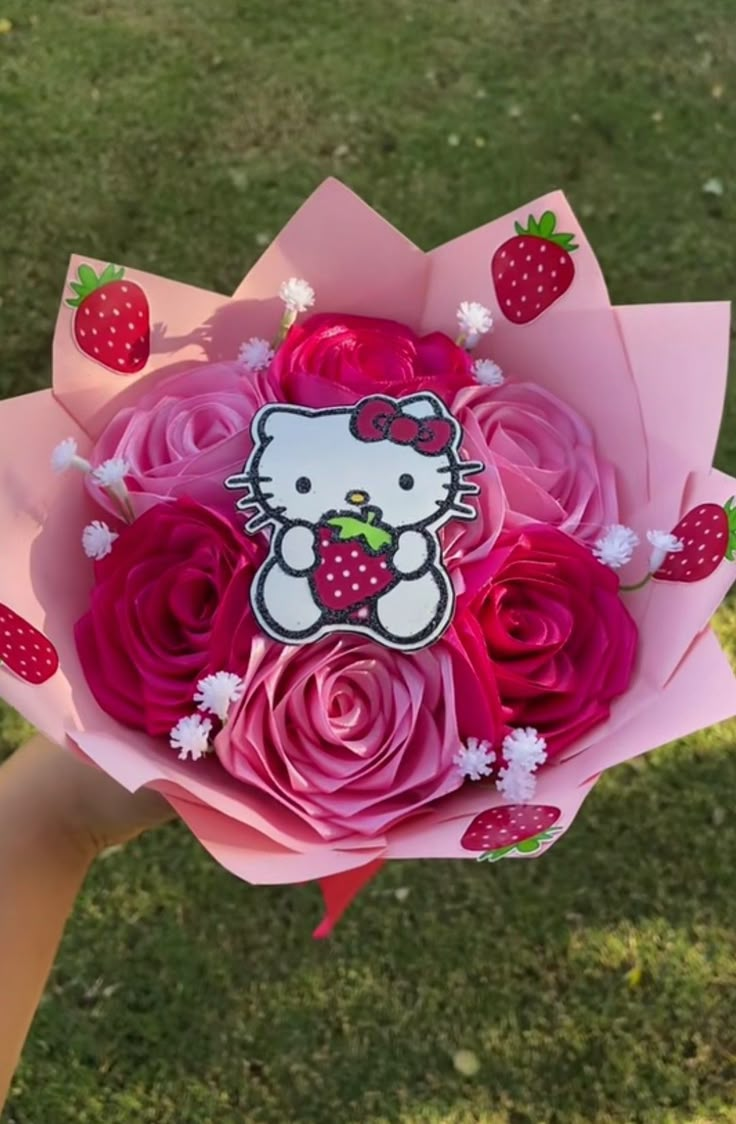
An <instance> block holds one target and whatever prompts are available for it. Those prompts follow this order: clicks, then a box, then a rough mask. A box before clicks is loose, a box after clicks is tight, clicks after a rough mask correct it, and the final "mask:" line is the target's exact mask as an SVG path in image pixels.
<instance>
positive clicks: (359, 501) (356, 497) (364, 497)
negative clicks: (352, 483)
mask: <svg viewBox="0 0 736 1124" xmlns="http://www.w3.org/2000/svg"><path fill="white" fill-rule="evenodd" d="M370 498H371V497H370V496H369V495H368V493H367V492H348V494H347V495H346V497H345V499H346V500H347V501H348V503H352V504H355V506H356V507H362V506H363V504H364V503H368V500H369V499H370Z"/></svg>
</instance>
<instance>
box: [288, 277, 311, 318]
mask: <svg viewBox="0 0 736 1124" xmlns="http://www.w3.org/2000/svg"><path fill="white" fill-rule="evenodd" d="M279 296H280V297H281V300H282V301H283V302H284V304H285V305H286V308H287V310H288V311H289V312H292V313H298V312H306V311H307V309H308V308H311V307H312V305H313V304H314V289H313V288H312V286H311V285H310V284H309V282H308V281H305V280H304V279H303V278H301V277H290V278H289V280H288V281H283V282H282V283H281V287H280V288H279Z"/></svg>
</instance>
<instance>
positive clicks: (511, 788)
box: [496, 765, 537, 804]
mask: <svg viewBox="0 0 736 1124" xmlns="http://www.w3.org/2000/svg"><path fill="white" fill-rule="evenodd" d="M496 788H497V789H498V791H499V792H502V793H503V795H504V796H505V797H506V798H507V799H508V800H510V801H511V803H512V804H526V803H528V802H529V801H530V800H533V799H534V793H535V792H536V791H537V778H536V777H535V776H534V774H533V773H529V772H527V770H526V769H520V768H518V767H517V766H515V765H512V766H511V767H510V768H508V769H502V770H501V772H500V773H499V774H498V780H497V781H496Z"/></svg>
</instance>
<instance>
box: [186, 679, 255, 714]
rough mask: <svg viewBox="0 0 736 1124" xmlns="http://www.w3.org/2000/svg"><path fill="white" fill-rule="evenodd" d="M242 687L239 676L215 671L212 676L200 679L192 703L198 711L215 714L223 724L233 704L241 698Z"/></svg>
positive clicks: (243, 685)
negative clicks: (193, 702)
mask: <svg viewBox="0 0 736 1124" xmlns="http://www.w3.org/2000/svg"><path fill="white" fill-rule="evenodd" d="M244 687H245V684H244V683H243V680H242V679H241V678H240V676H239V675H233V673H232V672H230V671H216V672H215V673H214V675H205V677H204V679H200V681H199V683H198V684H197V690H196V693H195V695H194V701H195V703H196V704H197V706H198V708H199V710H204V711H209V712H210V713H211V714H216V715H217V717H218V718H219V719H220V721H221V722H224V721H225V719H226V718H227V714H228V711H229V709H230V707H231V706H232V705H233V703H236V702H238V701H239V700H240V699H241V698H242V697H243V690H244Z"/></svg>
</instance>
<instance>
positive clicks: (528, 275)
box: [491, 211, 578, 324]
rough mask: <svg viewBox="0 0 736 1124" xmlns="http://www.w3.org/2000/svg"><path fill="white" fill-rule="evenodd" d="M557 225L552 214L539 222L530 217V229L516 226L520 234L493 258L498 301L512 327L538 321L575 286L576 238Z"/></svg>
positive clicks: (516, 224) (498, 250)
mask: <svg viewBox="0 0 736 1124" xmlns="http://www.w3.org/2000/svg"><path fill="white" fill-rule="evenodd" d="M556 225H557V219H556V217H555V215H554V214H553V212H552V211H545V212H544V214H543V215H542V217H541V218H540V220H539V222H537V221H536V219H535V218H534V216H533V215H530V216H529V219H528V222H527V225H526V227H523V226H522V225H521V223H518V222H517V223H514V228H515V230H516V234H515V235H514V236H513V237H512V238H509V239H508V240H507V241H506V242H504V243H503V245H501V246H499V247H498V249H497V250H496V252H495V254H494V255H493V260H492V261H491V277H492V279H493V286H494V288H495V290H496V299H497V300H498V305H499V308H500V309H501V312H502V313H503V314H504V316H505V317H506V319H507V320H510V321H511V323H512V324H529V323H531V321H532V320H536V318H537V317H538V316H541V315H542V313H543V312H545V311H546V310H547V309H548V308H549V307H550V306H551V305H553V304H554V303H555V301H558V300H559V299H560V297H561V296H562V295H563V294H564V293H566V292H567V290H568V289H569V288H570V286H571V285H572V282H573V278H574V276H575V265H574V263H573V260H572V257H571V254H572V253H573V252H574V251H575V250H577V248H578V247H577V246H576V245H575V235H574V234H562V233H560V232H558V231H556V230H555V227H556Z"/></svg>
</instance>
